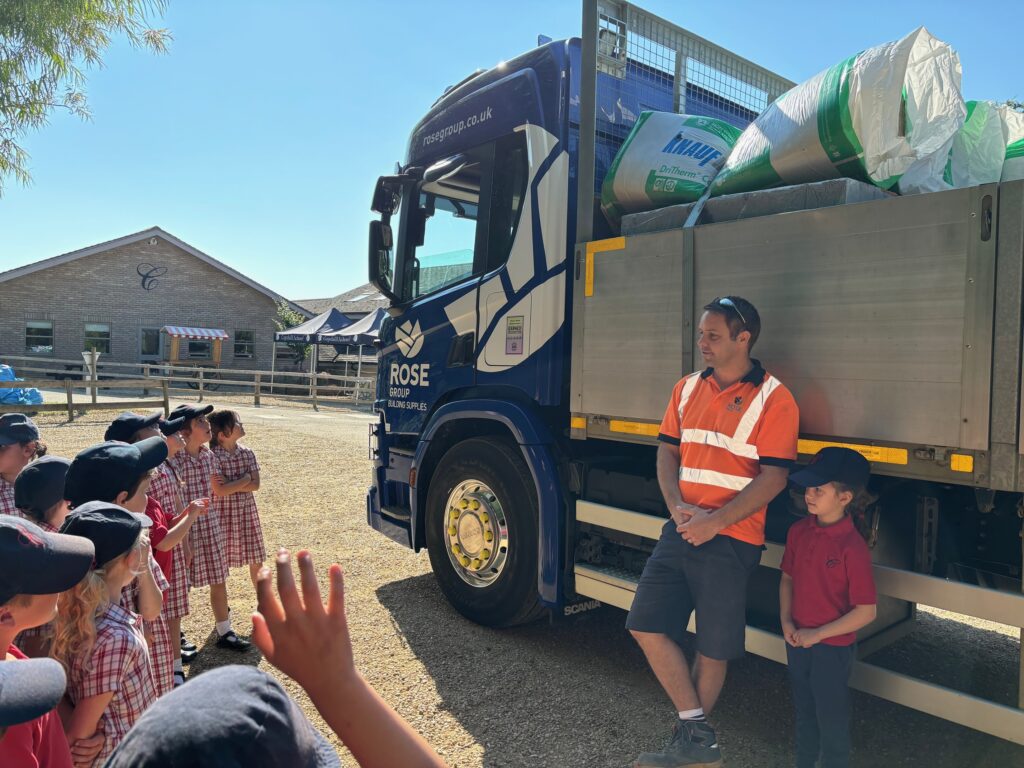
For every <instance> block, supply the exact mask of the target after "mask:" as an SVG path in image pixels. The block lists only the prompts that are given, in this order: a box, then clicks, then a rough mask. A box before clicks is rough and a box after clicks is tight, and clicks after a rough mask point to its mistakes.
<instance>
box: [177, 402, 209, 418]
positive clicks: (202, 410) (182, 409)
mask: <svg viewBox="0 0 1024 768" xmlns="http://www.w3.org/2000/svg"><path fill="white" fill-rule="evenodd" d="M212 412H213V406H212V405H186V404H184V403H182V404H181V405H179V406H178V407H177V408H175V409H174V410H173V411H171V415H170V416H168V417H167V420H168V421H172V420H174V419H182V420H183V421H188V420H189V419H195V418H198V417H199V416H206V415H207V414H209V413H212Z"/></svg>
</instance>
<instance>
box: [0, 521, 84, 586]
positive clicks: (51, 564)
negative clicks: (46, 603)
mask: <svg viewBox="0 0 1024 768" xmlns="http://www.w3.org/2000/svg"><path fill="white" fill-rule="evenodd" d="M94 556H95V547H94V546H93V543H92V542H91V541H89V540H88V539H83V538H80V537H78V536H65V535H62V534H60V533H48V532H47V531H44V530H43V529H42V528H40V527H39V526H38V525H36V524H35V523H33V522H32V521H31V520H25V519H23V518H20V517H16V516H15V515H0V605H2V604H3V603H6V602H7V601H8V600H10V599H11V598H12V597H14V596H15V595H54V594H57V593H58V592H64V591H65V590H68V589H71V588H72V587H73V586H75V585H76V584H77V583H78V582H80V581H81V580H82V579H83V578H85V574H86V573H88V572H89V568H90V567H92V562H93V557H94Z"/></svg>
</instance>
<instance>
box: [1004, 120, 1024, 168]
mask: <svg viewBox="0 0 1024 768" xmlns="http://www.w3.org/2000/svg"><path fill="white" fill-rule="evenodd" d="M999 114H1000V116H1001V117H1002V118H1003V132H1004V133H1005V135H1006V154H1005V155H1004V160H1003V175H1002V179H1001V180H1002V181H1016V180H1017V179H1024V113H1022V112H1017V111H1016V110H1013V109H1010V108H1009V107H1005V106H1004V107H1000V108H999Z"/></svg>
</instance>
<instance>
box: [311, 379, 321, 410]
mask: <svg viewBox="0 0 1024 768" xmlns="http://www.w3.org/2000/svg"><path fill="white" fill-rule="evenodd" d="M312 382H313V387H312V389H313V410H314V411H319V410H320V406H318V405H317V403H316V391H317V389H318V387H317V385H316V374H313V377H312Z"/></svg>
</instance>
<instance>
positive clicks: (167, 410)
mask: <svg viewBox="0 0 1024 768" xmlns="http://www.w3.org/2000/svg"><path fill="white" fill-rule="evenodd" d="M160 388H161V389H162V390H163V391H164V418H165V419H169V418H170V417H171V395H170V393H169V392H168V391H167V379H163V380H162V381H161V382H160Z"/></svg>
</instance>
